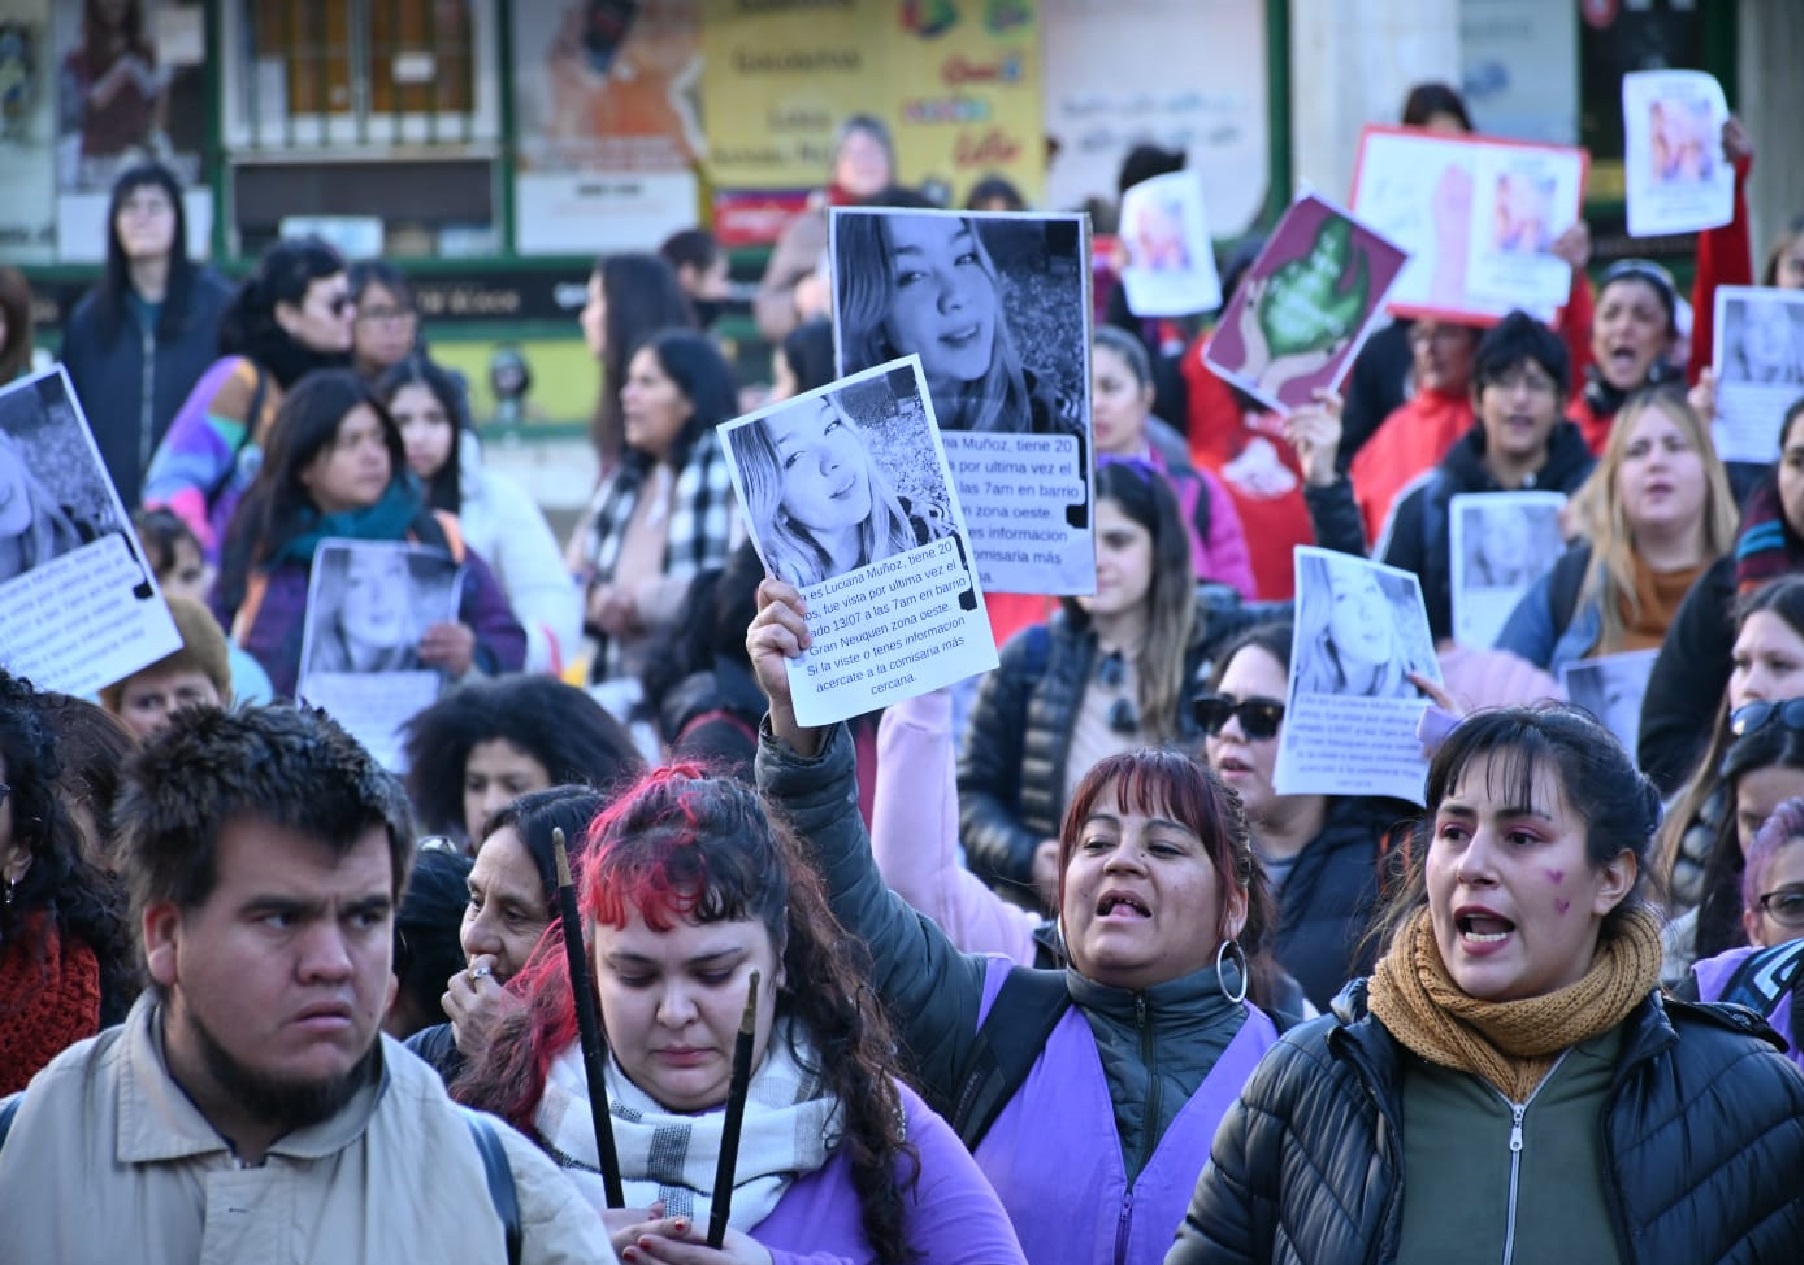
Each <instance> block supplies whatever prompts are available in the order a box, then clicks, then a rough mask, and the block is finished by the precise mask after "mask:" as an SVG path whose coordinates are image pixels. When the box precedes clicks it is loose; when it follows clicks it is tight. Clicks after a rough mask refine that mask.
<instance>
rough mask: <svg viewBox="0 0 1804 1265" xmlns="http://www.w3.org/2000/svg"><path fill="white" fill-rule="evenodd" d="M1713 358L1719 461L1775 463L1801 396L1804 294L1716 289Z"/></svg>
mask: <svg viewBox="0 0 1804 1265" xmlns="http://www.w3.org/2000/svg"><path fill="white" fill-rule="evenodd" d="M1711 360H1712V363H1713V365H1714V367H1715V370H1716V419H1715V423H1714V426H1713V428H1712V429H1713V430H1714V433H1715V439H1716V453H1717V456H1719V457H1721V458H1722V459H1723V460H1724V461H1755V462H1760V463H1762V464H1764V463H1766V462H1769V461H1772V460H1773V459H1774V458H1775V457H1776V456H1777V455H1778V453H1779V428H1780V424H1781V422H1782V421H1783V420H1784V418H1785V411H1786V410H1787V409H1788V408H1790V407H1791V406H1792V405H1793V404H1794V403H1796V402H1797V400H1798V398H1799V397H1800V396H1804V292H1800V291H1796V290H1774V289H1770V288H1768V287H1765V286H1719V287H1717V291H1716V346H1715V348H1714V349H1713V350H1712V353H1711Z"/></svg>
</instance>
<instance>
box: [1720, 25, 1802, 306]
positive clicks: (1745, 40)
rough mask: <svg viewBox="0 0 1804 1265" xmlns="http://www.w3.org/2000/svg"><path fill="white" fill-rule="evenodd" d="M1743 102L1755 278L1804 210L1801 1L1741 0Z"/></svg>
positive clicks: (1738, 27) (1739, 53)
mask: <svg viewBox="0 0 1804 1265" xmlns="http://www.w3.org/2000/svg"><path fill="white" fill-rule="evenodd" d="M1737 18H1738V23H1737V38H1738V42H1739V44H1740V48H1739V50H1738V61H1739V63H1740V64H1739V66H1738V71H1739V75H1738V78H1739V80H1740V83H1739V89H1740V91H1739V96H1740V98H1741V100H1740V101H1739V102H1731V104H1732V105H1735V106H1738V108H1739V113H1740V115H1741V118H1742V121H1743V122H1745V123H1746V124H1747V126H1748V131H1749V132H1750V133H1752V135H1753V137H1754V174H1753V175H1752V176H1751V177H1750V178H1749V180H1748V212H1749V214H1750V216H1751V217H1752V219H1753V230H1754V279H1755V280H1756V281H1758V280H1759V279H1760V275H1761V271H1762V269H1764V268H1765V266H1766V249H1767V246H1768V244H1769V243H1770V242H1771V241H1772V240H1773V238H1774V237H1775V236H1776V235H1777V234H1779V233H1781V232H1783V231H1784V230H1785V226H1786V225H1787V224H1789V223H1790V222H1791V220H1792V219H1793V217H1795V216H1797V215H1799V214H1804V146H1800V145H1799V144H1798V139H1797V138H1798V120H1799V119H1804V75H1800V74H1799V73H1798V67H1799V65H1800V64H1804V5H1800V4H1798V3H1797V0H1741V12H1740V13H1739V14H1738V15H1737Z"/></svg>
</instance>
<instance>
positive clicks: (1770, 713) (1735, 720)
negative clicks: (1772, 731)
mask: <svg viewBox="0 0 1804 1265" xmlns="http://www.w3.org/2000/svg"><path fill="white" fill-rule="evenodd" d="M1774 719H1777V720H1778V722H1779V723H1780V724H1781V725H1784V726H1785V727H1786V728H1787V729H1789V730H1791V731H1792V732H1793V733H1804V698H1788V699H1785V700H1784V701H1782V702H1778V703H1748V704H1746V705H1745V706H1742V707H1738V708H1736V709H1735V712H1734V714H1733V715H1731V716H1730V717H1729V732H1730V733H1731V734H1732V735H1734V736H1735V737H1737V738H1745V737H1747V736H1748V735H1749V734H1751V733H1753V732H1754V731H1755V730H1758V729H1764V728H1766V727H1767V726H1768V725H1770V724H1771V723H1772V722H1773V721H1774Z"/></svg>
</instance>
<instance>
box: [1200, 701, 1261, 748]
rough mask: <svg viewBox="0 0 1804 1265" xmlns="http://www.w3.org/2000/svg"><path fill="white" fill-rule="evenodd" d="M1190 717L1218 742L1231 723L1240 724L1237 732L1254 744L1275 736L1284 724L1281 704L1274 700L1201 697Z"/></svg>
mask: <svg viewBox="0 0 1804 1265" xmlns="http://www.w3.org/2000/svg"><path fill="white" fill-rule="evenodd" d="M1190 710H1191V714H1192V715H1194V716H1195V717H1196V723H1197V724H1199V725H1201V726H1202V727H1203V732H1204V733H1206V734H1208V735H1209V736H1210V737H1211V738H1219V737H1220V736H1221V731H1222V730H1224V729H1226V728H1227V727H1228V722H1229V721H1230V720H1238V721H1239V722H1240V732H1241V733H1243V734H1245V735H1246V736H1247V737H1248V738H1250V739H1251V740H1252V741H1254V742H1264V741H1266V740H1267V739H1270V738H1276V737H1277V736H1278V726H1280V725H1282V724H1283V723H1284V704H1283V703H1280V702H1279V701H1278V700H1277V699H1275V698H1257V697H1255V698H1238V699H1237V698H1232V697H1229V696H1228V695H1226V694H1204V695H1201V696H1200V697H1198V698H1196V699H1194V700H1193V701H1192V702H1191V704H1190Z"/></svg>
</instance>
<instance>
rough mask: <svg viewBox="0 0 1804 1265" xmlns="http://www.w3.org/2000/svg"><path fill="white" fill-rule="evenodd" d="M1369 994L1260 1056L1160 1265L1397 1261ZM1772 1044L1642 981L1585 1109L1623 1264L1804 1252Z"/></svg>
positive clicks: (1388, 1052)
mask: <svg viewBox="0 0 1804 1265" xmlns="http://www.w3.org/2000/svg"><path fill="white" fill-rule="evenodd" d="M1365 1001H1366V993H1365V981H1364V980H1357V981H1355V982H1354V983H1352V984H1350V985H1348V986H1347V989H1346V991H1345V992H1343V993H1342V994H1341V996H1340V998H1339V999H1338V1000H1337V1001H1336V1002H1335V1013H1334V1014H1333V1015H1329V1016H1324V1017H1323V1018H1321V1019H1319V1020H1317V1021H1316V1022H1314V1023H1310V1024H1306V1025H1304V1026H1303V1027H1300V1028H1296V1029H1293V1030H1292V1031H1291V1032H1290V1033H1288V1034H1287V1035H1286V1036H1285V1037H1284V1038H1283V1039H1282V1040H1281V1041H1280V1042H1279V1043H1278V1044H1277V1045H1276V1046H1274V1047H1273V1048H1272V1050H1271V1051H1270V1052H1269V1053H1268V1054H1267V1055H1266V1057H1265V1061H1264V1062H1263V1063H1261V1064H1260V1066H1259V1070H1258V1071H1256V1072H1254V1073H1253V1077H1252V1079H1251V1080H1250V1081H1248V1082H1247V1085H1246V1088H1245V1089H1244V1090H1243V1091H1242V1092H1241V1096H1240V1102H1239V1103H1238V1104H1237V1105H1236V1106H1234V1107H1233V1108H1231V1109H1230V1110H1229V1112H1228V1115H1227V1117H1226V1118H1225V1119H1224V1120H1223V1121H1222V1125H1221V1129H1220V1131H1219V1132H1218V1133H1217V1134H1216V1135H1215V1145H1214V1147H1213V1149H1212V1151H1211V1154H1210V1159H1209V1165H1208V1167H1207V1168H1205V1169H1204V1170H1203V1175H1202V1177H1201V1179H1200V1180H1199V1181H1198V1182H1197V1188H1196V1194H1195V1196H1194V1197H1193V1199H1192V1200H1191V1205H1190V1211H1189V1213H1188V1214H1187V1215H1186V1217H1185V1218H1184V1224H1183V1225H1182V1226H1181V1227H1180V1228H1179V1231H1178V1241H1177V1244H1176V1245H1175V1246H1174V1247H1173V1248H1172V1250H1171V1253H1170V1255H1168V1256H1167V1257H1166V1258H1165V1261H1166V1265H1227V1263H1229V1262H1235V1263H1240V1262H1249V1263H1250V1262H1254V1261H1257V1262H1261V1263H1262V1265H1264V1263H1266V1262H1272V1263H1278V1262H1284V1263H1294V1265H1302V1263H1303V1262H1322V1261H1335V1262H1348V1263H1357V1262H1384V1261H1391V1260H1394V1259H1395V1257H1396V1253H1397V1248H1398V1236H1399V1234H1400V1232H1401V1228H1402V1216H1403V1189H1404V1181H1405V1177H1406V1175H1405V1174H1404V1172H1403V1171H1402V1170H1403V1138H1402V1129H1403V1078H1404V1072H1405V1068H1406V1065H1407V1060H1409V1059H1411V1058H1413V1057H1414V1056H1413V1055H1410V1054H1409V1053H1408V1052H1407V1051H1405V1050H1404V1048H1403V1047H1402V1046H1401V1045H1399V1044H1398V1042H1397V1041H1396V1039H1395V1038H1393V1037H1392V1036H1391V1035H1390V1033H1389V1032H1388V1031H1386V1030H1385V1028H1384V1025H1383V1024H1381V1023H1379V1022H1378V1020H1377V1019H1375V1018H1373V1017H1372V1016H1371V1015H1370V1014H1369V1013H1368V1012H1367V1011H1366V1006H1365ZM1780 1048H1782V1047H1781V1046H1780V1043H1779V1042H1778V1039H1777V1038H1776V1037H1775V1036H1774V1035H1773V1033H1772V1032H1771V1030H1770V1029H1768V1028H1767V1027H1766V1025H1765V1024H1764V1023H1762V1022H1761V1021H1760V1019H1758V1018H1757V1017H1756V1016H1755V1015H1754V1014H1753V1012H1751V1011H1747V1010H1742V1009H1740V1008H1737V1007H1727V1006H1694V1005H1688V1004H1686V1003H1684V1002H1679V1001H1671V1000H1668V1001H1664V1002H1663V1001H1662V1000H1661V999H1660V997H1659V995H1658V994H1651V993H1650V994H1649V996H1648V999H1647V1000H1646V1001H1645V1002H1643V1003H1642V1004H1641V1005H1640V1006H1639V1007H1638V1008H1637V1009H1636V1010H1635V1011H1634V1012H1633V1013H1632V1014H1630V1016H1629V1017H1628V1018H1627V1019H1626V1020H1624V1021H1623V1030H1622V1045H1621V1053H1620V1055H1619V1056H1618V1059H1617V1064H1616V1073H1615V1078H1614V1080H1613V1082H1612V1084H1611V1087H1610V1090H1609V1096H1608V1098H1607V1100H1606V1104H1605V1106H1604V1109H1603V1116H1602V1119H1601V1120H1600V1121H1599V1128H1600V1129H1601V1131H1602V1143H1603V1146H1602V1155H1603V1163H1604V1172H1603V1173H1602V1174H1601V1177H1602V1185H1603V1189H1604V1193H1605V1197H1606V1199H1607V1201H1608V1203H1609V1217H1610V1222H1611V1224H1612V1226H1613V1227H1614V1229H1615V1232H1616V1243H1617V1249H1618V1253H1619V1256H1620V1259H1621V1261H1622V1265H1667V1263H1668V1262H1670V1265H1708V1263H1709V1262H1730V1261H1736V1262H1748V1263H1749V1265H1752V1263H1753V1262H1759V1261H1804V1183H1801V1182H1799V1181H1798V1180H1797V1174H1799V1173H1804V1076H1800V1075H1799V1074H1798V1070H1797V1068H1796V1067H1794V1066H1793V1065H1792V1064H1791V1063H1790V1062H1789V1061H1788V1060H1787V1059H1786V1058H1785V1056H1784V1055H1783V1054H1781V1053H1780ZM1781 1174H1784V1175H1785V1176H1783V1177H1781V1176H1780V1175H1781Z"/></svg>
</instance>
